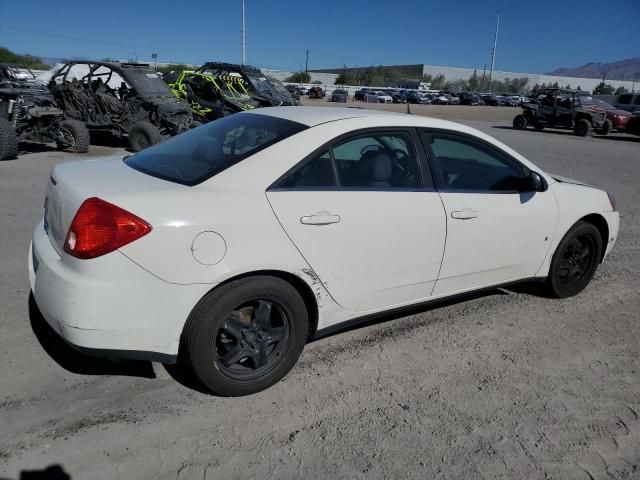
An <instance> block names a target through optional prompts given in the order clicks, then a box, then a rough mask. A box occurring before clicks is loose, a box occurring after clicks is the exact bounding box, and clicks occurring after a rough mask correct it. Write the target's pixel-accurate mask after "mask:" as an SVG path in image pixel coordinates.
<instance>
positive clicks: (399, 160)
mask: <svg viewBox="0 0 640 480" xmlns="http://www.w3.org/2000/svg"><path fill="white" fill-rule="evenodd" d="M333 157H334V160H335V164H336V171H337V174H338V182H339V185H340V186H341V187H347V188H348V187H355V188H368V189H414V188H420V187H421V181H420V171H419V169H418V160H417V156H416V153H415V151H414V149H413V144H412V140H411V137H410V135H409V134H408V133H400V132H398V133H379V134H378V133H372V134H366V135H361V136H358V137H355V138H351V139H349V140H346V141H344V142H341V143H340V144H338V145H336V146H334V148H333Z"/></svg>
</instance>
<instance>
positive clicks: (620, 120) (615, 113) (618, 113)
mask: <svg viewBox="0 0 640 480" xmlns="http://www.w3.org/2000/svg"><path fill="white" fill-rule="evenodd" d="M580 100H581V101H582V104H583V105H584V106H585V108H588V109H590V110H593V111H595V112H604V113H605V114H606V115H607V119H608V120H609V121H610V122H611V126H612V128H614V129H615V130H619V131H624V130H625V128H626V125H627V122H628V121H629V119H630V118H631V112H628V111H626V110H620V109H618V108H615V107H613V106H612V105H610V104H608V103H607V102H605V101H603V100H599V99H597V98H593V97H592V96H591V95H588V94H587V95H583V96H581V97H580Z"/></svg>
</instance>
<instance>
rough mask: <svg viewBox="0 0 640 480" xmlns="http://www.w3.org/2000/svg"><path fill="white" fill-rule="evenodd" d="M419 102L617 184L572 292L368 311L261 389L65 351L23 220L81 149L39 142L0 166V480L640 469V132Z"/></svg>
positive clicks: (546, 163) (549, 162)
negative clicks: (365, 318) (38, 299)
mask: <svg viewBox="0 0 640 480" xmlns="http://www.w3.org/2000/svg"><path fill="white" fill-rule="evenodd" d="M317 103H323V104H326V102H317ZM393 108H397V107H393ZM401 108H403V107H401ZM418 108H420V110H422V109H424V112H428V113H429V114H432V115H434V116H436V115H437V116H442V117H446V118H451V119H459V120H462V121H464V122H465V123H469V124H470V125H472V126H474V127H477V128H480V129H481V130H483V131H486V132H489V133H490V134H492V135H494V136H496V137H497V138H499V139H500V140H502V141H504V142H505V143H507V144H508V145H510V146H512V147H513V148H515V149H516V150H518V151H520V152H522V153H523V154H524V155H526V156H528V157H529V158H530V159H532V160H533V161H534V162H536V163H537V164H538V165H539V166H541V167H542V168H544V169H545V170H547V171H551V172H555V173H559V174H562V175H565V176H569V177H574V178H579V179H581V180H584V181H586V182H588V183H591V184H594V185H597V186H600V187H603V188H605V189H608V190H610V191H612V192H613V193H614V194H615V195H616V197H617V199H618V204H619V210H620V212H621V215H622V226H621V231H620V236H619V240H618V244H617V246H616V248H615V250H614V251H613V254H612V255H611V256H610V258H609V259H608V261H607V262H606V263H605V264H604V265H602V266H601V268H600V269H599V270H598V273H597V274H596V277H595V279H594V281H593V282H592V284H591V285H590V286H589V287H588V289H587V290H586V291H585V292H583V293H582V294H581V295H579V296H577V297H575V298H572V299H568V300H562V301H558V300H549V299H546V298H541V297H539V296H536V295H535V294H534V293H532V292H531V291H530V290H528V289H521V288H514V289H511V290H495V291H493V292H490V293H489V294H485V295H481V296H475V297H473V298H470V299H467V300H465V301H459V302H455V303H451V304H448V305H445V306H441V307H438V308H432V309H424V310H421V311H417V312H415V313H414V314H412V315H409V316H403V317H396V318H393V319H387V320H386V321H381V322H378V323H375V324H369V325H367V326H364V327H361V328H357V329H353V330H350V331H347V332H342V333H339V334H337V335H334V336H332V337H329V338H326V339H323V340H320V341H317V342H314V343H312V344H309V345H308V346H307V347H306V348H305V350H304V353H303V355H302V357H301V359H300V362H299V364H298V365H297V366H296V367H295V368H294V370H293V371H292V372H291V374H290V375H288V376H287V377H286V378H285V379H284V380H283V381H282V382H280V383H279V384H277V385H276V386H274V387H273V388H271V389H269V390H267V391H265V392H262V393H260V394H257V395H254V396H251V397H245V398H236V399H225V398H217V397H213V396H210V395H207V394H204V393H201V392H199V391H197V390H194V389H192V388H189V385H191V383H190V380H189V378H188V377H185V376H184V375H181V374H180V372H176V371H175V370H173V369H171V370H169V371H167V370H165V369H164V368H162V367H161V366H159V365H155V366H152V365H151V364H148V363H135V362H123V363H112V362H109V361H101V360H96V359H92V358H88V357H83V356H81V355H78V354H75V353H73V352H72V351H70V350H68V349H66V348H64V346H63V345H62V344H61V343H60V342H58V341H56V339H55V337H52V336H51V334H50V332H49V331H48V330H47V328H46V327H45V326H44V324H43V322H42V319H41V318H40V317H39V315H38V312H37V310H36V309H35V308H33V305H31V304H30V303H29V286H28V280H27V272H26V266H27V251H28V244H29V239H30V235H31V230H32V228H33V226H34V225H35V224H36V223H37V221H38V220H39V217H40V216H41V214H42V203H43V192H44V186H45V183H46V180H47V175H48V172H49V169H50V168H51V166H52V165H54V164H55V163H57V162H60V161H63V160H68V159H78V158H82V156H69V155H66V154H63V153H59V152H55V151H53V150H48V149H46V148H40V149H37V150H38V151H37V152H35V153H30V154H28V155H24V156H21V157H19V158H18V159H17V160H15V161H9V162H3V163H0V202H1V203H0V204H1V205H2V209H1V210H0V232H1V234H0V235H1V241H0V252H1V254H2V256H1V259H2V260H1V262H2V263H1V266H0V272H1V274H0V304H1V305H2V309H0V332H1V334H0V478H7V479H17V478H19V476H20V474H21V472H23V471H25V470H41V469H44V468H45V467H47V466H49V465H53V464H58V465H60V467H61V468H62V469H63V470H64V471H65V472H67V473H68V474H69V475H70V476H71V477H72V478H73V479H74V480H75V479H178V480H186V479H207V480H211V479H249V478H256V479H262V478H267V479H289V478H326V479H336V478H348V479H356V478H389V479H395V478H403V479H404V478H416V479H425V478H430V479H431V478H433V479H482V478H484V479H489V478H505V479H506V478H509V479H512V478H519V479H520V478H526V479H560V480H573V479H576V480H578V479H584V480H589V479H591V480H600V479H620V480H622V479H639V478H640V419H639V414H640V381H639V380H640V325H639V322H638V320H639V316H640V315H639V313H640V295H639V294H640V284H639V283H638V282H639V280H640V273H639V272H640V241H639V240H638V238H639V236H640V211H639V209H638V204H639V202H640V190H639V189H638V180H639V179H640V138H637V139H634V138H632V137H628V136H624V135H613V136H611V137H608V138H606V139H603V138H587V139H582V138H576V137H573V136H572V135H570V134H568V133H566V132H561V131H553V132H550V131H544V132H540V133H537V132H533V131H526V132H519V131H514V130H512V129H510V128H509V125H510V120H511V118H512V117H513V115H514V114H515V113H516V112H517V109H512V108H494V107H470V108H469V107H447V106H443V107H429V106H426V107H418ZM414 111H415V110H414ZM418 113H422V112H418ZM120 151H122V152H124V150H121V149H120V150H118V149H114V148H111V147H92V150H91V154H92V155H106V154H108V153H113V152H115V153H118V152H120ZM114 301H117V299H114ZM154 367H155V368H154ZM172 377H176V378H177V379H178V380H179V381H176V379H174V378H172Z"/></svg>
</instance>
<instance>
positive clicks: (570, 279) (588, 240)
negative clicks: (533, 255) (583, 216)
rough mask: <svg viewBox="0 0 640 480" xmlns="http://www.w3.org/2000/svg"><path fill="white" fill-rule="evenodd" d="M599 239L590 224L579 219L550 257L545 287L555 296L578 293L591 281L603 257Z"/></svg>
mask: <svg viewBox="0 0 640 480" xmlns="http://www.w3.org/2000/svg"><path fill="white" fill-rule="evenodd" d="M602 248H603V246H602V238H601V236H600V232H599V231H598V229H597V228H596V227H595V226H594V225H593V224H591V223H588V222H583V221H580V222H578V223H576V224H575V225H574V226H573V227H572V228H571V230H569V231H568V232H567V234H566V235H565V236H564V238H563V239H562V240H561V241H560V244H559V245H558V248H557V249H556V252H555V253H554V255H553V259H552V260H551V268H550V269H549V276H548V277H547V281H546V287H547V291H548V293H549V294H551V295H552V296H554V297H557V298H566V297H572V296H574V295H577V294H578V293H580V292H581V291H582V290H583V289H584V288H585V287H586V286H587V285H588V284H589V282H590V281H591V279H592V278H593V275H594V274H595V272H596V269H597V268H598V263H599V262H600V258H601V257H602Z"/></svg>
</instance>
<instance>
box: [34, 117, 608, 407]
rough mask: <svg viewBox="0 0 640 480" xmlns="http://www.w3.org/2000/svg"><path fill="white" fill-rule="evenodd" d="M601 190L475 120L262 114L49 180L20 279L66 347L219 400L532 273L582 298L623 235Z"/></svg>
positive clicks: (56, 173) (63, 171) (74, 167)
mask: <svg viewBox="0 0 640 480" xmlns="http://www.w3.org/2000/svg"><path fill="white" fill-rule="evenodd" d="M618 223H619V215H618V212H617V211H616V207H615V203H614V202H613V200H612V198H611V196H609V195H608V194H607V193H606V192H605V191H602V190H599V189H597V188H594V187H591V186H588V185H585V184H582V183H580V182H578V181H575V180H570V179H566V178H563V177H559V176H556V175H551V174H549V173H546V172H544V171H542V170H541V169H540V168H539V167H537V166H536V165H535V164H533V163H532V162H530V161H529V160H527V159H526V158H524V157H523V156H522V155H520V154H518V153H517V152H515V151H514V150H513V149H511V148H509V147H508V146H507V145H504V144H503V143H500V142H498V141H497V140H495V139H493V138H492V137H490V136H489V135H486V134H484V133H482V132H480V131H478V130H475V129H473V128H471V127H468V126H465V125H461V124H457V123H453V122H448V121H444V120H438V119H433V118H428V117H422V116H416V115H402V114H394V113H389V112H382V111H375V110H365V109H349V108H326V107H325V108H322V107H306V108H298V107H274V108H265V109H256V110H253V111H251V112H242V113H237V114H235V115H231V116H228V117H223V118H221V119H218V120H215V121H213V122H210V123H208V124H205V125H203V126H201V127H199V128H196V129H193V130H191V131H189V132H186V133H184V134H182V135H179V136H177V137H175V138H172V139H169V140H167V141H166V142H163V143H162V144H159V145H156V146H153V147H152V148H149V149H147V150H144V151H142V152H138V153H136V154H134V155H131V156H128V157H125V158H124V159H123V158H118V157H115V158H110V159H102V160H96V161H93V162H75V163H62V164H58V165H56V166H55V167H54V168H53V171H52V172H51V175H50V178H49V179H48V185H47V193H46V200H45V208H44V212H43V219H42V221H41V222H40V223H39V224H38V225H37V226H36V228H35V230H34V234H33V240H32V244H31V248H30V254H29V279H30V283H31V289H32V291H33V295H34V298H35V301H36V303H37V305H38V307H39V308H40V310H41V312H42V314H43V316H44V318H45V319H46V320H47V322H48V323H49V324H50V325H51V326H52V327H53V328H54V330H55V331H56V332H58V333H59V334H60V335H61V336H62V337H64V338H65V339H66V340H67V342H69V343H70V344H72V345H73V346H75V348H77V349H80V350H82V351H85V352H88V353H91V354H93V355H102V356H107V357H113V358H139V359H140V358H143V359H153V360H157V361H161V362H165V363H174V362H176V361H178V352H179V351H180V352H181V356H180V361H181V362H185V365H187V366H189V368H191V369H192V370H193V372H194V373H195V375H196V377H197V378H198V379H199V381H200V382H202V384H203V385H204V386H205V387H206V388H208V389H209V390H211V391H212V392H215V393H217V394H221V395H246V394H251V393H255V392H257V391H260V390H263V389H265V388H267V387H269V386H271V385H273V384H274V383H276V382H277V381H279V380H280V379H281V378H282V377H284V376H285V375H286V374H287V372H288V371H289V370H290V369H291V368H292V367H293V365H294V364H295V363H296V361H297V359H298V357H299V356H300V354H301V352H302V350H303V348H304V345H305V343H306V342H307V341H308V340H309V339H312V338H317V337H319V336H322V335H324V334H326V333H327V332H329V331H331V330H336V329H340V328H344V327H345V326H346V325H348V324H350V323H351V322H356V321H359V320H361V319H363V318H371V317H372V316H375V315H382V314H385V313H388V312H392V311H399V310H402V309H404V308H409V307H411V308H414V307H415V306H417V305H422V304H428V303H432V302H435V301H439V300H442V299H445V298H449V297H452V296H457V295H460V294H465V293H468V292H473V291H477V290H481V289H487V288H495V287H497V286H503V285H506V284H512V283H518V282H531V281H539V282H542V283H543V284H544V285H545V288H546V289H547V291H548V293H549V294H551V295H554V296H556V297H569V296H572V295H576V294H578V293H579V292H581V291H582V290H583V289H584V288H585V287H586V286H587V284H588V283H589V282H590V280H591V278H592V277H593V275H594V273H595V271H596V269H597V267H598V265H599V264H600V263H601V262H602V261H603V260H604V259H605V258H606V256H607V255H608V253H609V252H610V251H611V249H612V247H613V245H614V243H615V240H616V238H617V235H618Z"/></svg>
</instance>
